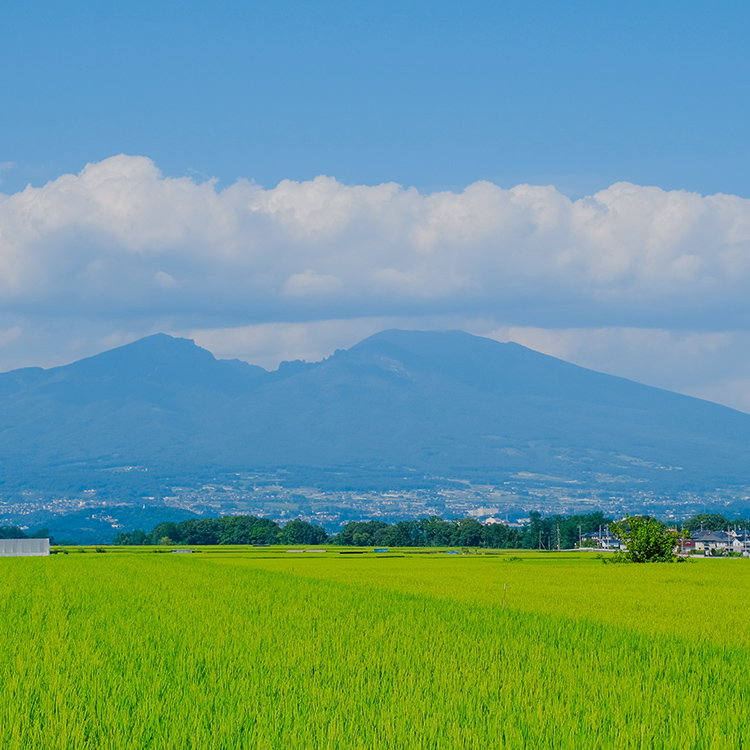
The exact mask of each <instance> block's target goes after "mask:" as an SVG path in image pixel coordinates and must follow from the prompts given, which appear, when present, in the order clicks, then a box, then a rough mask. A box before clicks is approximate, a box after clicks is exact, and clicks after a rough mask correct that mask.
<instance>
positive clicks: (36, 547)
mask: <svg viewBox="0 0 750 750" xmlns="http://www.w3.org/2000/svg"><path fill="white" fill-rule="evenodd" d="M47 555H49V539H0V557H46V556H47Z"/></svg>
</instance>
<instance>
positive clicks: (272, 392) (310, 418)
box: [0, 330, 750, 504]
mask: <svg viewBox="0 0 750 750" xmlns="http://www.w3.org/2000/svg"><path fill="white" fill-rule="evenodd" d="M279 469H283V470H285V471H287V472H289V474H290V476H294V477H295V480H296V481H298V482H302V483H305V482H307V483H312V484H315V485H316V486H318V487H320V488H321V489H323V490H325V489H326V487H333V486H336V487H342V486H347V487H350V488H352V489H357V488H362V487H372V486H377V487H382V488H394V489H399V488H402V487H404V486H421V485H424V486H428V485H430V484H434V483H439V482H441V481H444V480H445V481H456V480H458V481H470V482H473V483H483V484H488V485H495V486H502V485H503V484H504V483H507V482H509V481H510V480H511V479H513V478H518V477H519V476H538V477H550V478H554V481H555V482H557V483H558V484H559V483H569V484H571V485H575V486H577V487H580V488H581V489H582V491H585V490H586V489H587V488H594V489H596V490H597V491H599V490H601V488H602V487H614V488H615V489H618V490H622V489H623V488H624V487H630V488H631V489H632V488H636V489H637V490H638V491H640V492H642V493H643V492H657V493H676V492H685V491H691V492H697V493H700V492H704V493H705V492H709V491H714V490H716V489H717V488H726V487H730V486H732V487H736V486H742V485H745V484H750V415H747V414H744V413H741V412H737V411H734V410H732V409H729V408H726V407H723V406H719V405H716V404H712V403H709V402H707V401H702V400H699V399H695V398H689V397H687V396H681V395H678V394H675V393H671V392H668V391H664V390H660V389H658V388H652V387H649V386H645V385H641V384H638V383H634V382H632V381H629V380H625V379H622V378H617V377H613V376H610V375H604V374H602V373H597V372H594V371H592V370H587V369H585V368H582V367H578V366H575V365H572V364H569V363H567V362H564V361H562V360H559V359H556V358H554V357H549V356H547V355H544V354H540V353H538V352H535V351H532V350H530V349H527V348H525V347H522V346H519V345H518V344H512V343H510V344H500V343H497V342H496V341H492V340H490V339H485V338H480V337H476V336H471V335H469V334H466V333H462V332H459V331H450V332H443V333H436V332H415V331H395V330H392V331H384V332H382V333H379V334H376V335H375V336H371V337H370V338H368V339H365V340H364V341H362V342H360V343H359V344H357V345H356V346H353V347H352V348H351V349H349V350H345V351H337V352H336V353H335V354H334V355H333V356H331V357H329V358H327V359H325V360H323V361H322V362H318V363H314V364H309V363H303V362H296V363H283V364H282V366H281V367H280V368H279V369H278V370H277V371H273V372H268V371H266V370H264V369H262V368H260V367H255V366H251V365H249V364H246V363H244V362H240V361H238V360H233V361H226V360H217V359H215V358H214V357H213V355H212V354H210V353H209V352H207V351H206V350H204V349H201V348H200V347H198V346H196V345H195V344H194V343H193V342H192V341H188V340H185V339H177V338H172V337H170V336H167V335H164V334H158V335H156V336H150V337H148V338H145V339H142V340H140V341H136V342H134V343H132V344H128V345H127V346H123V347H120V348H117V349H114V350H112V351H108V352H104V353H102V354H99V355H97V356H94V357H90V358H88V359H84V360H81V361H79V362H75V363H73V364H70V365H66V366H64V367H56V368H52V369H49V370H41V369H37V368H28V369H23V370H16V371H13V372H8V373H4V374H2V375H0V472H2V477H3V484H2V485H0V497H1V498H3V499H4V500H3V501H4V502H6V503H10V502H11V500H12V501H13V502H15V503H16V504H18V503H20V502H22V501H23V497H28V496H29V493H31V495H33V494H34V493H37V495H39V493H41V494H42V495H44V494H45V493H47V494H49V493H58V494H60V493H63V494H65V493H67V496H73V495H76V493H78V494H80V493H82V492H84V491H86V490H88V491H93V490H92V488H94V489H95V490H96V491H97V492H99V493H100V494H101V493H105V494H106V492H107V491H109V492H110V493H111V494H112V495H116V496H117V497H118V498H120V499H124V500H128V499H129V500H132V501H133V502H136V501H137V500H138V499H139V498H141V497H142V496H151V495H155V494H162V495H163V494H165V493H168V490H167V489H165V488H166V487H167V485H170V486H171V485H175V484H177V485H189V484H191V483H193V484H195V483H196V482H198V483H199V482H200V481H204V480H205V477H208V476H214V475H219V474H227V473H232V472H235V473H237V472H239V473H253V474H255V475H260V474H263V473H264V472H265V473H269V472H271V473H272V472H277V471H278V470H279ZM107 488H109V490H108V489H107ZM24 493H26V494H25V495H24Z"/></svg>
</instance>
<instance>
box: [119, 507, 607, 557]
mask: <svg viewBox="0 0 750 750" xmlns="http://www.w3.org/2000/svg"><path fill="white" fill-rule="evenodd" d="M611 521H612V519H611V518H607V517H605V516H604V515H603V514H602V513H599V512H597V513H589V514H587V515H577V516H549V517H547V518H543V517H542V515H541V513H537V512H532V513H531V514H530V519H529V522H528V523H526V524H524V525H522V526H509V525H508V524H504V523H492V524H481V523H479V521H477V520H476V519H475V518H458V519H454V520H451V521H446V520H443V519H442V518H440V517H439V516H431V517H429V518H418V519H414V520H410V521H398V522H396V523H386V522H385V521H350V522H349V523H347V524H346V525H345V526H344V527H343V529H342V530H341V531H340V532H339V533H337V534H333V535H329V534H328V533H327V532H326V531H325V529H323V528H322V527H321V526H317V525H315V524H311V523H309V522H307V521H303V520H301V519H295V520H294V521H289V522H288V523H287V524H285V525H284V526H280V525H279V524H278V523H276V521H272V520H271V519H269V518H258V517H256V516H221V517H220V518H216V519H212V518H200V519H189V520H187V521H180V522H179V523H175V522H171V521H168V522H166V523H160V524H158V525H157V526H155V527H154V528H153V529H152V530H151V531H150V532H146V531H144V530H142V529H136V530H134V531H131V532H120V533H118V534H117V536H116V537H115V538H114V540H113V544H116V545H158V544H185V545H207V544H210V545H222V544H254V545H258V544H335V545H342V546H347V547H486V548H492V549H499V548H504V549H556V548H557V547H558V546H559V547H560V548H561V549H565V548H569V547H573V546H574V545H575V544H576V543H577V542H578V541H579V539H580V538H581V536H582V535H586V534H591V533H595V532H598V531H599V530H601V529H606V528H607V527H608V525H609V524H610V523H611Z"/></svg>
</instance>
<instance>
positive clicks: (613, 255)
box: [0, 156, 750, 324]
mask: <svg viewBox="0 0 750 750" xmlns="http://www.w3.org/2000/svg"><path fill="white" fill-rule="evenodd" d="M154 281H156V283H154ZM749 286H750V201H748V200H745V199H742V198H738V197H736V196H731V195H713V196H701V195H698V194H695V193H687V192H684V191H664V190H661V189H659V188H654V187H640V186H637V185H631V184H628V183H618V184H615V185H612V186H611V187H609V188H607V189H606V190H602V191H601V192H599V193H597V194H596V195H593V196H590V197H587V198H582V199H580V200H576V201H572V200H570V199H568V198H567V197H566V196H564V195H562V194H561V193H559V192H558V191H557V190H555V188H553V187H536V186H531V185H519V186H517V187H515V188H511V189H503V188H500V187H498V186H496V185H493V184H491V183H487V182H479V183H475V184H473V185H469V186H468V187H467V188H466V189H465V190H464V191H463V192H461V193H452V192H441V193H433V194H427V195H423V194H420V193H419V192H417V191H416V190H414V189H411V188H403V187H401V186H399V185H396V184H384V185H375V186H361V185H359V186H349V185H344V184H341V183H339V182H338V181H336V180H335V179H333V178H330V177H317V178H316V179H314V180H311V181H308V182H294V181H291V180H285V181H283V182H281V183H280V184H279V185H277V186H276V187H273V188H269V189H264V188H261V187H260V186H258V185H255V184H253V183H252V182H248V181H244V180H240V181H238V182H237V183H235V184H233V185H231V186H229V187H227V188H225V189H223V190H220V189H219V188H218V186H217V184H216V183H215V182H214V181H211V180H208V181H204V182H196V181H194V180H193V179H190V178H185V177H181V178H170V177H164V176H163V175H162V174H161V173H160V172H159V170H158V169H157V168H156V166H155V165H154V164H153V162H152V161H151V160H149V159H147V158H145V157H133V156H116V157H112V158H110V159H106V160H104V161H102V162H99V163H97V164H89V165H87V166H86V167H85V168H84V169H83V170H82V171H81V172H80V173H79V174H78V175H64V176H62V177H60V178H59V179H57V180H55V181H53V182H50V183H48V184H47V185H45V186H43V187H39V188H34V187H28V188H26V189H25V190H23V191H21V192H19V193H16V194H13V195H0V307H1V308H4V309H5V310H6V311H12V310H16V309H18V308H19V306H20V307H22V306H25V305H29V304H33V305H36V306H38V307H41V308H44V309H47V310H48V311H50V312H53V311H56V310H60V309H64V310H70V307H71V304H73V305H74V306H76V307H77V308H80V309H81V310H82V311H85V312H89V313H100V314H101V313H112V312H113V311H114V310H117V311H130V312H134V313H138V314H150V313H155V312H158V313H160V314H163V313H165V312H169V310H170V309H172V310H173V311H177V310H180V309H186V308H189V309H190V311H191V313H192V314H197V313H202V314H211V315H219V316H221V315H225V316H227V319H230V318H232V319H234V320H235V321H239V320H241V318H242V316H250V317H253V318H257V316H259V315H263V314H268V315H270V316H271V318H274V317H278V316H279V315H280V314H281V313H282V311H288V310H289V307H288V306H289V305H290V303H293V306H294V310H295V315H298V316H299V315H304V313H305V311H306V310H308V311H314V313H315V315H316V316H318V317H326V316H327V317H337V316H339V317H340V316H350V315H356V314H361V313H362V311H363V310H366V311H367V312H368V313H369V314H373V313H375V314H384V315H387V314H391V313H392V312H393V311H394V309H399V310H400V311H401V312H403V313H404V314H413V313H416V312H419V311H422V312H425V313H434V312H436V311H437V310H438V308H439V307H440V306H444V305H447V306H449V307H450V309H451V310H454V311H456V310H459V309H464V310H467V311H470V310H471V311H474V312H478V311H481V310H487V311H495V312H497V311H506V312H507V313H508V314H509V315H510V316H511V317H514V316H515V317H516V318H517V319H518V320H519V322H524V321H523V320H521V319H520V317H519V316H521V315H522V314H523V315H528V314H535V315H537V316H538V322H549V321H556V322H559V321H560V319H561V316H563V317H565V316H569V317H570V319H571V320H572V319H573V318H574V317H575V316H578V318H581V317H584V318H585V317H586V316H588V318H589V319H590V320H592V321H594V320H598V321H601V320H602V316H612V317H613V319H614V318H615V317H616V318H617V320H618V322H619V323H621V324H627V323H628V322H630V321H631V319H632V320H640V321H641V322H643V317H644V316H646V315H649V316H655V317H653V319H652V321H651V322H652V323H653V322H657V323H658V319H660V318H665V317H669V316H670V315H673V314H674V313H675V310H678V311H681V312H682V313H684V314H688V315H692V316H693V317H694V318H698V317H699V316H701V315H713V314H717V313H720V312H723V311H726V310H727V309H728V306H732V305H734V306H735V308H736V309H737V311H738V314H741V315H744V314H745V313H744V312H743V311H744V307H745V305H744V300H745V298H746V297H747V292H748V287H749ZM165 289H168V290H169V291H170V294H169V295H168V300H165V294H164V291H165ZM169 306H171V308H170V307H169ZM394 306H395V307H394ZM519 310H520V311H522V313H516V312H514V311H519ZM285 314H286V313H285Z"/></svg>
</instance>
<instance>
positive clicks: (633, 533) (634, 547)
mask: <svg viewBox="0 0 750 750" xmlns="http://www.w3.org/2000/svg"><path fill="white" fill-rule="evenodd" d="M609 530H610V531H611V532H612V535H613V536H615V537H617V539H619V540H620V541H621V542H623V543H624V544H625V546H626V547H627V552H623V553H621V554H622V555H623V557H625V559H627V560H630V561H631V562H636V563H642V562H672V561H673V560H675V559H677V557H676V555H675V554H674V549H675V546H676V544H677V540H678V539H679V538H680V534H679V532H678V531H674V530H671V529H667V528H666V527H665V526H664V524H663V523H661V522H660V521H657V520H656V519H655V518H651V517H650V516H625V518H624V519H623V520H622V521H619V522H618V523H613V524H610V526H609Z"/></svg>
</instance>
